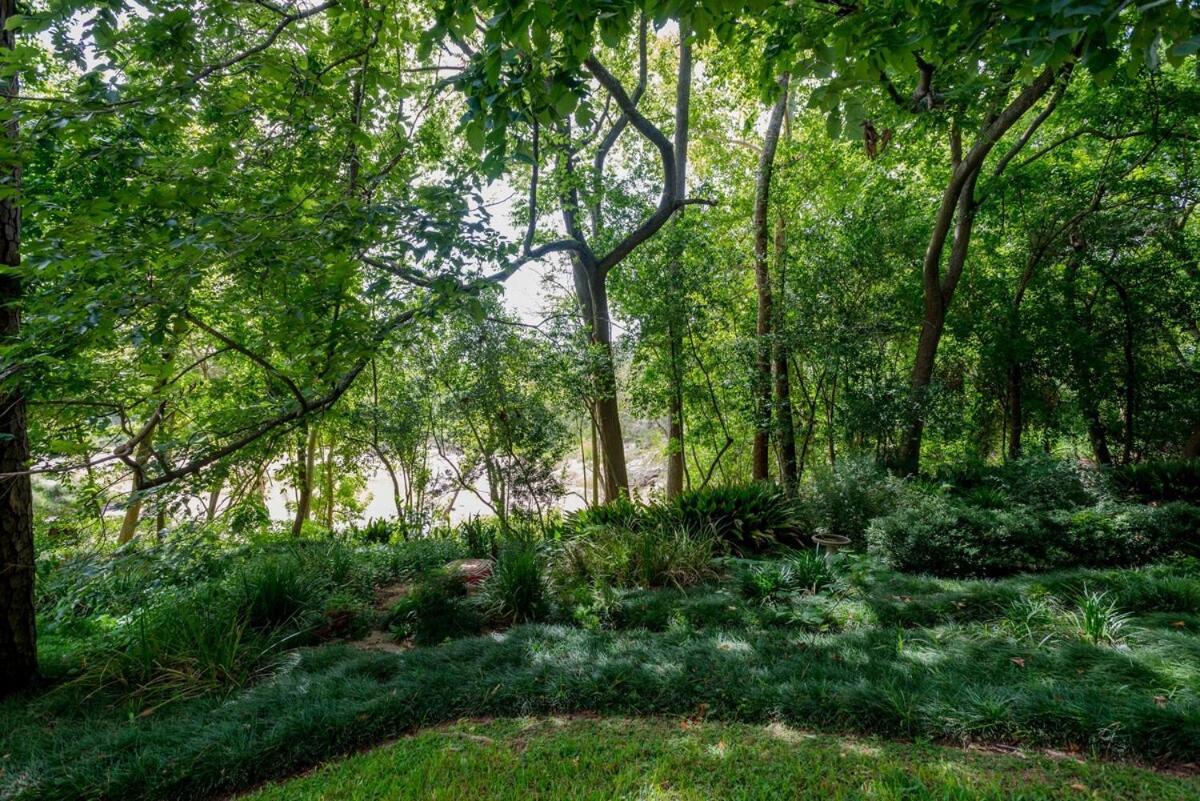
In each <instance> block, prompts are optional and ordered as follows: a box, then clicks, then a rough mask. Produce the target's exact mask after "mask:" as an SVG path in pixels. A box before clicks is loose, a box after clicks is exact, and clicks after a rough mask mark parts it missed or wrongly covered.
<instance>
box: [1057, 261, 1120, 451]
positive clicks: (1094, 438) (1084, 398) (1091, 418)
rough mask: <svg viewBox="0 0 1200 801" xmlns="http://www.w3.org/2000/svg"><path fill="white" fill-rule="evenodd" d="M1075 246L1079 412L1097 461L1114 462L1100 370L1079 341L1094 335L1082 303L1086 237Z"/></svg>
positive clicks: (1072, 307) (1069, 277)
mask: <svg viewBox="0 0 1200 801" xmlns="http://www.w3.org/2000/svg"><path fill="white" fill-rule="evenodd" d="M1073 247H1074V249H1075V252H1074V253H1072V254H1071V258H1070V259H1069V260H1068V261H1067V269H1066V276H1065V278H1066V293H1065V294H1066V302H1067V308H1068V310H1069V311H1070V314H1071V316H1072V318H1073V321H1074V324H1075V327H1076V333H1075V336H1073V337H1072V338H1071V348H1070V350H1071V361H1072V364H1073V368H1074V373H1075V384H1076V392H1077V393H1078V395H1079V412H1080V414H1081V415H1082V416H1083V421H1084V424H1085V425H1086V426H1087V432H1088V440H1089V441H1090V442H1091V445H1092V455H1093V456H1094V457H1095V459H1096V464H1100V465H1110V464H1112V461H1113V459H1112V451H1110V450H1109V448H1108V432H1107V430H1106V429H1105V427H1104V421H1103V419H1101V417H1100V399H1099V397H1098V395H1097V393H1096V371H1095V370H1094V369H1093V367H1092V354H1091V348H1090V347H1088V346H1087V345H1086V344H1085V343H1084V342H1081V341H1080V340H1079V337H1080V336H1087V337H1090V336H1091V328H1092V325H1091V320H1090V317H1089V312H1090V309H1089V308H1088V307H1087V306H1085V305H1082V304H1080V303H1079V299H1078V287H1077V284H1078V279H1079V268H1080V266H1081V265H1082V263H1083V251H1084V248H1085V247H1086V245H1085V244H1084V242H1083V240H1082V239H1076V240H1075V242H1074V244H1073Z"/></svg>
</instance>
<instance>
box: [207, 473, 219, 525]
mask: <svg viewBox="0 0 1200 801" xmlns="http://www.w3.org/2000/svg"><path fill="white" fill-rule="evenodd" d="M222 486H223V485H222V483H221V482H218V483H217V485H216V486H214V487H213V488H212V489H211V490H209V493H208V502H207V503H206V504H204V519H205V521H207V522H209V523H211V522H212V521H213V520H215V519H216V517H217V506H218V504H220V502H221V488H222Z"/></svg>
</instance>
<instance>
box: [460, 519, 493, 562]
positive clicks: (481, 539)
mask: <svg viewBox="0 0 1200 801" xmlns="http://www.w3.org/2000/svg"><path fill="white" fill-rule="evenodd" d="M457 534H458V537H459V539H460V540H462V543H463V545H464V546H465V547H466V550H467V556H469V557H470V558H472V559H494V558H496V556H497V554H498V552H499V546H500V541H501V532H500V521H498V520H497V519H496V518H494V517H480V516H479V515H473V516H471V517H469V518H467V519H466V520H464V521H463V522H461V523H459V524H458V529H457Z"/></svg>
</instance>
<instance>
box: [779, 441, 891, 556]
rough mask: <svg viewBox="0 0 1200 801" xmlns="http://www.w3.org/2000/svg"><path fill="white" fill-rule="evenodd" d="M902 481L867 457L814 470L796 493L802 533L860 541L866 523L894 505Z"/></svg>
mask: <svg viewBox="0 0 1200 801" xmlns="http://www.w3.org/2000/svg"><path fill="white" fill-rule="evenodd" d="M902 486H903V482H902V481H901V480H899V479H896V478H893V477H891V476H889V475H888V474H887V472H886V471H885V470H884V469H883V468H881V467H880V466H879V465H877V464H876V463H875V462H874V461H873V460H872V459H869V458H848V459H842V460H840V461H838V463H837V464H836V465H835V466H834V467H832V468H829V469H823V470H817V471H815V472H814V475H813V478H812V480H811V481H810V482H809V483H808V484H806V485H805V486H804V487H803V488H802V490H801V494H800V509H801V511H802V515H803V521H804V526H805V528H806V529H807V532H806V533H818V532H822V533H826V534H836V535H839V536H842V537H848V538H850V539H851V540H852V541H856V542H859V543H861V542H862V541H863V536H864V534H865V533H866V530H867V526H868V525H869V524H870V522H871V521H872V520H873V519H875V518H876V517H881V516H883V515H886V514H888V513H890V512H891V511H892V510H893V509H894V508H895V507H896V502H897V499H898V497H899V494H900V489H901V487H902Z"/></svg>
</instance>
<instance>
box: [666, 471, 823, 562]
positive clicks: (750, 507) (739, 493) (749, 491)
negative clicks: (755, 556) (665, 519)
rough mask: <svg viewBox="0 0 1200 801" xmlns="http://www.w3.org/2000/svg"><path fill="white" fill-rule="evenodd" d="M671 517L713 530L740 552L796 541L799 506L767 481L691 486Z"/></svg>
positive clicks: (689, 525)
mask: <svg viewBox="0 0 1200 801" xmlns="http://www.w3.org/2000/svg"><path fill="white" fill-rule="evenodd" d="M669 509H670V513H671V517H672V519H673V520H675V521H677V522H678V524H679V525H681V526H683V527H684V528H685V529H686V530H687V531H690V532H693V533H696V534H706V533H707V534H711V535H712V536H714V537H716V538H717V540H718V541H720V542H721V543H722V544H724V545H726V546H728V547H729V548H731V549H732V550H734V551H735V552H737V553H755V552H759V551H762V550H765V549H767V548H771V547H774V546H776V545H781V544H783V545H791V544H796V543H798V542H799V540H800V535H801V531H800V526H799V520H798V518H797V515H796V508H795V506H794V504H793V503H792V501H791V499H789V498H788V497H787V496H786V495H785V494H784V493H783V492H782V490H780V489H779V488H778V487H775V486H773V485H771V484H767V483H765V482H756V483H753V484H742V485H730V486H724V487H712V488H706V489H702V490H691V491H688V492H684V493H682V494H680V495H679V496H677V497H676V498H675V500H674V501H673V502H672V504H671V506H670V507H669Z"/></svg>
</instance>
